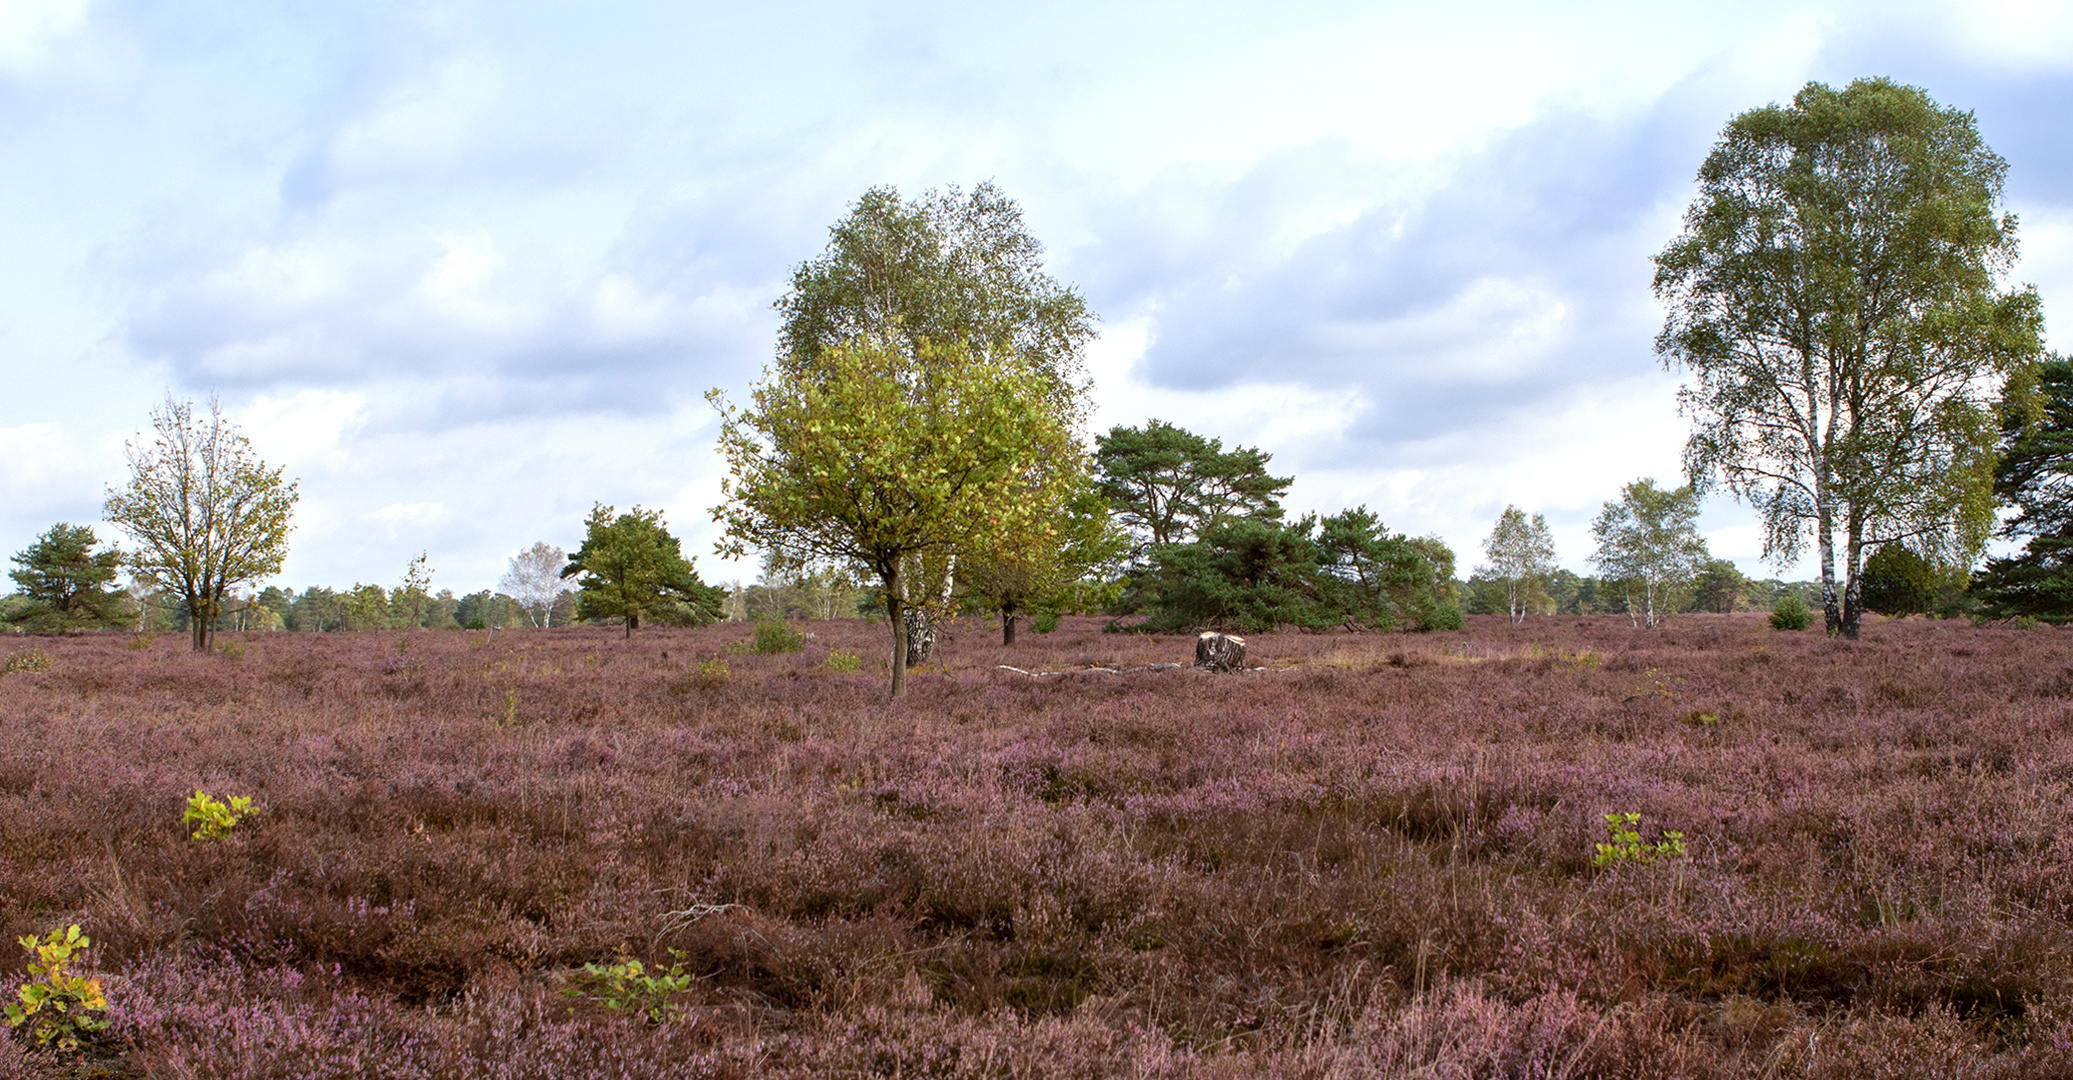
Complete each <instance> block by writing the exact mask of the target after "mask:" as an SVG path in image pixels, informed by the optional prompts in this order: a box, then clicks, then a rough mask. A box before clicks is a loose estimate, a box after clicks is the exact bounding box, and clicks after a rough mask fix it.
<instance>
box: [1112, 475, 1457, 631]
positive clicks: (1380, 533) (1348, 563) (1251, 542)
mask: <svg viewBox="0 0 2073 1080" xmlns="http://www.w3.org/2000/svg"><path fill="white" fill-rule="evenodd" d="M1151 557H1152V561H1153V566H1152V568H1151V570H1152V573H1151V577H1152V579H1153V580H1154V581H1155V582H1156V587H1155V589H1156V591H1155V597H1154V599H1153V601H1152V603H1151V605H1150V606H1151V607H1152V616H1151V618H1150V619H1149V620H1147V621H1146V622H1145V623H1144V624H1143V625H1142V626H1141V627H1140V629H1143V630H1146V631H1151V632H1157V631H1163V630H1181V629H1198V628H1202V627H1210V628H1214V629H1219V630H1238V631H1241V632H1247V633H1250V632H1256V631H1268V630H1273V629H1275V628H1276V627H1281V626H1295V627H1298V628H1301V629H1305V630H1324V629H1328V628H1330V627H1334V626H1344V627H1346V628H1348V629H1356V630H1357V629H1372V630H1392V629H1395V628H1396V627H1398V626H1399V625H1403V626H1408V627H1410V628H1413V629H1418V630H1436V629H1443V628H1444V629H1455V628H1459V627H1460V625H1461V611H1460V608H1459V606H1458V604H1457V603H1456V601H1455V598H1454V581H1453V578H1454V572H1453V571H1454V555H1453V552H1451V551H1447V550H1446V547H1445V545H1444V544H1440V543H1438V542H1437V541H1435V540H1432V539H1430V538H1427V539H1422V540H1412V539H1410V538H1407V537H1405V536H1402V535H1400V534H1393V533H1390V532H1389V531H1388V530H1387V529H1386V528H1384V527H1383V525H1382V522H1381V521H1380V520H1379V519H1377V518H1376V517H1375V515H1374V514H1372V513H1370V512H1369V511H1368V509H1367V508H1366V507H1364V506H1363V507H1355V508H1353V509H1351V510H1346V511H1342V512H1340V513H1338V514H1334V515H1331V516H1330V517H1326V518H1322V519H1320V518H1318V517H1317V516H1316V515H1314V514H1306V515H1304V516H1303V518H1302V519H1301V520H1299V521H1297V522H1295V523H1294V524H1288V525H1284V524H1282V523H1280V522H1276V521H1269V520H1263V519H1261V518H1256V517H1239V518H1233V519H1231V520H1229V521H1225V522H1222V523H1220V524H1217V525H1213V526H1211V527H1210V528H1209V529H1208V530H1207V531H1205V532H1204V533H1203V534H1202V535H1201V537H1200V538H1198V539H1196V540H1195V541H1193V542H1191V543H1186V544H1164V545H1160V546H1158V547H1155V548H1152V549H1151Z"/></svg>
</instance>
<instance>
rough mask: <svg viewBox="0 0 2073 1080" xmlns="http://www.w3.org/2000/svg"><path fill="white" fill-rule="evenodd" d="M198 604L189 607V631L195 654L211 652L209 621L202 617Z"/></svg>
mask: <svg viewBox="0 0 2073 1080" xmlns="http://www.w3.org/2000/svg"><path fill="white" fill-rule="evenodd" d="M202 610H203V609H202V607H201V605H198V604H189V605H187V630H188V633H189V634H190V635H191V636H192V638H193V644H194V651H195V652H208V651H209V620H208V619H207V618H205V617H203V615H202Z"/></svg>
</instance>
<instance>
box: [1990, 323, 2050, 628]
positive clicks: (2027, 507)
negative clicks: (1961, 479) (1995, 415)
mask: <svg viewBox="0 0 2073 1080" xmlns="http://www.w3.org/2000/svg"><path fill="white" fill-rule="evenodd" d="M2036 391H2037V392H2036V401H2037V408H2036V410H2035V411H2034V412H2033V411H2032V410H2027V409H2021V408H2004V409H2003V410H2002V411H2003V413H2004V419H2003V421H2002V426H2003V436H2002V443H2001V460H2000V462H1999V464H1997V465H1996V466H1995V468H1994V495H1995V497H1996V498H1998V499H1999V500H2000V501H2001V502H2002V503H2003V504H2005V505H2008V506H2012V507H2014V508H2015V510H2016V515H2015V517H2013V518H2010V519H2009V520H2008V521H2007V522H2006V523H2004V524H2003V525H2002V526H2001V535H2002V536H2004V537H2007V538H2010V539H2015V538H2019V537H2028V538H2029V542H2028V543H2027V544H2025V545H2024V546H2023V550H2022V551H2021V552H2020V553H2018V554H2015V555H2011V556H2009V557H2008V558H2005V559H1989V560H1987V565H1986V569H1984V570H1981V571H1979V572H1978V573H1975V574H1974V575H1973V580H1972V595H1973V596H1974V598H1976V599H1977V600H1978V601H1979V611H1980V613H1981V614H1983V615H1986V616H1988V617H1990V618H2012V617H2015V616H2022V615H2027V616H2030V617H2031V618H2035V619H2041V620H2043V621H2045V622H2054V623H2058V622H2073V362H2068V361H2067V360H2065V359H2063V358H2060V357H2053V358H2052V359H2051V360H2049V361H2047V362H2046V363H2044V364H2043V365H2041V366H2040V367H2039V369H2038V376H2037V387H2036Z"/></svg>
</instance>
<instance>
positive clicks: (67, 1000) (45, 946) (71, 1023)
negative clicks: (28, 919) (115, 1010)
mask: <svg viewBox="0 0 2073 1080" xmlns="http://www.w3.org/2000/svg"><path fill="white" fill-rule="evenodd" d="M19 941H20V943H21V946H22V948H23V949H25V950H27V951H28V953H29V955H30V957H31V959H30V960H29V965H28V967H29V976H30V981H28V982H25V983H23V984H22V985H21V988H20V989H18V990H16V991H15V1001H14V1002H13V1003H12V1004H9V1005H8V1006H7V1009H6V1012H7V1025H8V1026H9V1027H12V1028H23V1027H26V1028H28V1029H29V1032H30V1034H31V1036H32V1037H34V1038H35V1040H36V1045H38V1046H49V1047H54V1048H56V1049H58V1050H60V1051H63V1052H65V1053H77V1052H78V1050H79V1047H80V1042H81V1040H83V1039H86V1038H91V1037H92V1036H93V1035H94V1034H95V1033H96V1032H99V1031H101V1030H103V1029H105V1028H106V1027H107V1026H108V1021H107V1020H106V1019H105V1018H103V1017H100V1016H96V1015H95V1014H96V1013H102V1012H106V1011H107V1009H108V999H107V998H106V997H104V996H103V995H102V993H101V980H99V979H95V978H89V977H87V976H85V975H81V974H79V973H78V971H77V970H75V969H76V968H77V967H78V966H79V965H80V964H81V963H82V962H83V961H84V959H85V957H84V956H83V955H82V954H83V953H85V952H86V950H87V949H89V948H92V947H93V939H91V938H89V937H87V936H86V935H85V934H82V933H80V932H79V924H78V923H73V924H72V925H71V926H69V927H67V928H65V929H64V930H52V931H51V932H50V933H48V934H46V935H44V936H43V937H42V938H40V939H39V938H38V937H36V935H34V934H30V935H28V936H26V937H23V938H20V939H19Z"/></svg>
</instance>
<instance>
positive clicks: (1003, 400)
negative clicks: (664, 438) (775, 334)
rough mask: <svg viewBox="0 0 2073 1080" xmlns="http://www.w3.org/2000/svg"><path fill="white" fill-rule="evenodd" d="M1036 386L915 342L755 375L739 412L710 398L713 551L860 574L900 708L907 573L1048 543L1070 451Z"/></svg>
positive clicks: (1002, 368)
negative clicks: (881, 614)
mask: <svg viewBox="0 0 2073 1080" xmlns="http://www.w3.org/2000/svg"><path fill="white" fill-rule="evenodd" d="M1050 385H1051V384H1050V379H1049V377H1048V376H1047V375H1045V374H1043V373H1041V372H1039V371H1036V370H1034V369H1033V368H1032V367H1031V365H1030V364H1029V363H1028V362H1026V361H1024V360H1023V359H1022V358H1020V357H1019V356H1017V355H1015V354H1012V353H1011V354H1008V355H1005V356H1002V355H999V354H995V355H993V356H987V355H983V354H980V353H975V352H974V351H973V350H971V349H969V348H967V347H965V346H963V345H961V344H956V343H948V344H939V343H936V342H933V341H926V342H923V343H922V345H921V347H920V349H919V350H918V351H916V352H915V353H913V354H911V355H910V354H908V353H907V352H905V351H904V350H899V349H893V348H889V347H886V346H885V345H882V344H879V343H877V342H874V341H871V340H869V339H866V338H859V339H858V340H856V341H854V342H852V343H850V344H848V345H843V346H837V347H834V348H829V349H823V350H820V351H819V352H818V353H817V354H816V355H815V356H814V357H813V359H812V360H811V362H807V361H804V360H801V359H799V358H794V359H793V360H792V361H791V362H789V363H788V364H786V365H785V366H784V368H783V369H782V370H778V371H772V370H768V369H766V371H765V373H764V378H763V380H762V381H761V382H759V383H757V384H756V385H755V386H754V387H752V388H751V391H750V398H751V404H750V405H749V407H748V408H746V409H735V408H733V407H731V406H730V405H728V404H727V402H726V400H725V398H724V397H723V396H722V395H721V394H720V393H719V392H718V391H714V392H712V393H711V394H709V395H708V397H709V399H710V400H711V401H712V402H713V404H714V406H715V407H716V408H718V409H719V410H720V412H721V428H720V452H721V454H722V455H723V456H724V457H725V458H726V460H727V464H728V469H729V472H730V474H731V475H729V476H728V477H726V478H724V479H723V480H722V481H721V490H722V493H723V494H724V495H725V496H726V498H727V501H726V502H725V503H724V504H722V505H720V506H717V507H715V508H714V509H713V517H714V520H716V521H718V522H720V523H721V524H722V525H723V526H724V527H725V529H726V540H725V542H724V543H723V545H722V550H723V551H726V552H729V553H731V554H733V555H735V556H736V557H740V556H742V555H745V554H747V552H748V549H750V548H752V547H753V548H760V549H765V550H769V549H777V550H781V551H784V552H787V553H789V554H790V555H792V556H794V557H797V558H801V559H804V560H812V559H825V560H832V561H842V562H851V563H855V564H857V565H860V566H863V567H865V568H867V569H868V570H869V571H870V572H871V573H872V574H873V575H875V576H876V577H877V578H878V579H879V581H880V583H881V584H882V586H883V592H884V599H885V604H886V615H887V617H888V618H889V619H890V620H891V623H892V628H893V639H894V643H893V663H892V693H893V696H895V697H899V696H901V695H903V694H904V693H905V690H906V668H907V663H906V661H907V635H906V633H905V632H904V631H905V626H906V618H905V615H906V611H907V609H908V606H909V605H910V604H911V603H912V600H911V598H910V597H909V596H908V594H907V591H906V589H907V583H906V581H905V580H904V579H903V575H904V574H906V573H907V572H908V570H909V568H910V566H911V565H913V564H915V563H916V562H917V561H921V560H926V559H928V558H930V557H938V558H940V557H944V556H950V555H955V554H957V553H963V554H964V555H966V556H967V557H970V558H973V559H976V560H978V561H982V562H983V561H987V560H993V559H1006V558H1010V557H1012V556H1013V554H1014V553H1015V552H1016V551H1018V550H1039V551H1041V550H1050V549H1054V548H1055V546H1056V545H1057V544H1058V543H1059V536H1058V530H1059V526H1060V521H1061V516H1062V510H1063V506H1064V502H1065V500H1066V498H1067V497H1068V495H1069V494H1070V492H1071V491H1072V490H1073V486H1072V481H1073V479H1074V478H1075V477H1076V476H1077V475H1078V474H1079V473H1080V471H1081V470H1082V464H1081V460H1082V451H1081V449H1080V442H1079V439H1078V435H1077V432H1076V431H1075V429H1074V427H1073V425H1072V423H1071V422H1070V418H1069V416H1067V415H1064V414H1062V413H1061V410H1060V409H1059V408H1058V407H1057V404H1056V401H1055V399H1054V398H1052V397H1051V396H1050V395H1049V394H1048V393H1047V389H1048V387H1049V386H1050Z"/></svg>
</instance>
